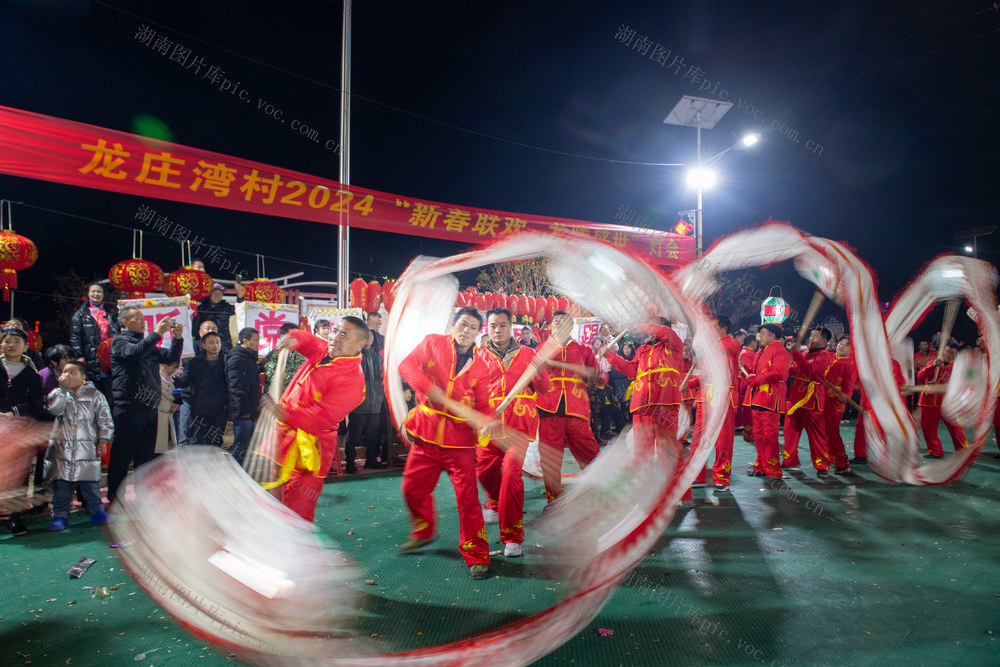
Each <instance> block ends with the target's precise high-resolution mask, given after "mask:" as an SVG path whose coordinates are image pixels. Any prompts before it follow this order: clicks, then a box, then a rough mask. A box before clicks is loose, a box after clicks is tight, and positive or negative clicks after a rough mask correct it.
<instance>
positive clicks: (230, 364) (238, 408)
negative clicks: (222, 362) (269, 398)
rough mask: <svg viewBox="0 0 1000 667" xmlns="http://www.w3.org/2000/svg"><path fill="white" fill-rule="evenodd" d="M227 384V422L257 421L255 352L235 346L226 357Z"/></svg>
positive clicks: (258, 398)
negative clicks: (241, 419)
mask: <svg viewBox="0 0 1000 667" xmlns="http://www.w3.org/2000/svg"><path fill="white" fill-rule="evenodd" d="M226 381H227V382H228V384H229V420H230V421H236V420H237V419H240V418H243V419H246V418H247V415H249V418H250V419H257V417H259V416H260V369H259V368H258V366H257V351H256V350H248V349H246V348H245V347H243V346H242V345H237V346H236V347H234V348H233V349H232V350H230V351H229V355H228V356H227V357H226Z"/></svg>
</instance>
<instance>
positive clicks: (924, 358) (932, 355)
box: [913, 350, 937, 373]
mask: <svg viewBox="0 0 1000 667" xmlns="http://www.w3.org/2000/svg"><path fill="white" fill-rule="evenodd" d="M935 359H937V350H928V351H927V354H924V353H923V352H921V351H920V350H917V351H916V352H914V353H913V371H914V372H915V373H919V372H920V371H921V370H923V368H924V366H926V365H927V364H930V363H933V362H934V360H935Z"/></svg>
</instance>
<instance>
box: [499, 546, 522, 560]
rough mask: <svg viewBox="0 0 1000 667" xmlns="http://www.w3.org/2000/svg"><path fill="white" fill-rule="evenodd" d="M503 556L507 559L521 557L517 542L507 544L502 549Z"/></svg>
mask: <svg viewBox="0 0 1000 667" xmlns="http://www.w3.org/2000/svg"><path fill="white" fill-rule="evenodd" d="M503 555H504V556H506V557H507V558H519V557H520V556H521V545H520V544H518V543H517V542H508V543H507V544H506V545H505V546H504V548H503Z"/></svg>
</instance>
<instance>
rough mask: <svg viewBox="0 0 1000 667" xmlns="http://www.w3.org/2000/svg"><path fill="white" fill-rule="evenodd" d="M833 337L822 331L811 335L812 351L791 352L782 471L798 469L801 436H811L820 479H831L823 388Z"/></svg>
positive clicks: (810, 346) (814, 459)
mask: <svg viewBox="0 0 1000 667" xmlns="http://www.w3.org/2000/svg"><path fill="white" fill-rule="evenodd" d="M831 337H832V334H831V333H830V330H829V329H827V328H825V327H822V328H818V329H813V330H812V332H810V334H809V350H808V352H807V354H802V353H801V352H800V351H799V350H797V349H795V350H792V360H793V361H794V363H793V364H792V369H791V375H792V378H793V379H792V386H791V388H790V389H789V390H788V413H787V414H786V415H785V452H784V456H783V458H782V467H785V468H797V467H799V436H800V435H801V434H802V431H803V430H805V432H806V433H807V434H808V435H809V456H810V458H811V459H812V464H813V467H814V468H816V470H817V474H818V475H819V476H820V477H826V476H828V475H829V474H830V473H829V470H830V453H829V452H828V451H827V446H826V428H825V427H824V425H823V406H824V403H825V400H824V399H825V398H826V386H825V385H824V384H823V379H824V374H825V373H826V369H828V368H829V367H830V365H831V364H833V362H834V361H835V360H836V356H835V355H834V353H833V352H831V351H830V350H828V349H827V345H828V344H829V343H830V338H831ZM849 471H850V466H846V467H845V468H844V469H840V470H836V471H835V472H836V473H837V474H838V475H839V474H844V473H846V472H849Z"/></svg>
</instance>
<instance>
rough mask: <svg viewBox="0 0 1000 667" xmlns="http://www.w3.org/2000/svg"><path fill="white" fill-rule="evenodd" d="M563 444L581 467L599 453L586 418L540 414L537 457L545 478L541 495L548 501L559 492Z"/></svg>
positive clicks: (588, 463)
mask: <svg viewBox="0 0 1000 667" xmlns="http://www.w3.org/2000/svg"><path fill="white" fill-rule="evenodd" d="M567 445H569V451H570V453H571V454H573V456H574V458H576V462H577V463H579V464H580V468H581V469H583V468H586V467H587V466H588V465H590V462H591V461H593V460H594V459H596V458H597V455H598V454H600V453H601V448H600V447H599V446H598V445H597V440H596V439H595V438H594V432H593V431H591V430H590V422H589V421H587V420H585V419H581V418H580V417H565V416H561V415H554V416H552V417H542V418H541V419H540V420H539V421H538V457H539V459H541V465H542V479H543V480H544V481H545V497H546V498H548V500H549V502H550V503H551V502H552V501H553V500H555V499H556V497H558V495H559V494H560V493H562V488H563V487H562V460H563V450H564V449H565V448H566V446H567Z"/></svg>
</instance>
